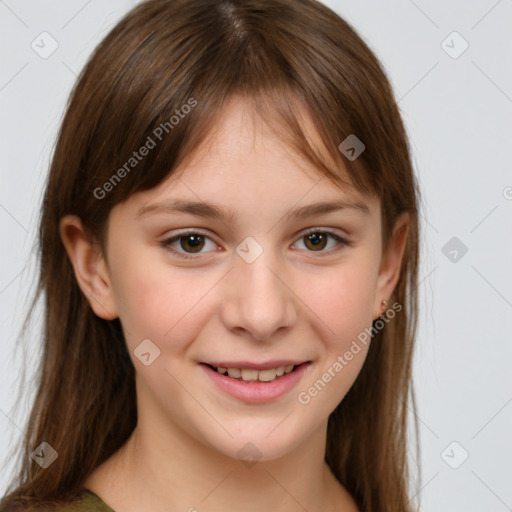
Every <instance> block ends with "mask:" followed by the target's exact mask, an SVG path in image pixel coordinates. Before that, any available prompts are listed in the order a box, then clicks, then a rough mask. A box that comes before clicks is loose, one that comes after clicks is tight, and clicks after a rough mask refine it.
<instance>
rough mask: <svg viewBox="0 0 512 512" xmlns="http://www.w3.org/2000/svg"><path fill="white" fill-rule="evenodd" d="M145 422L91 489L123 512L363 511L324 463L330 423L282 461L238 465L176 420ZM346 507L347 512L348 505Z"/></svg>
mask: <svg viewBox="0 0 512 512" xmlns="http://www.w3.org/2000/svg"><path fill="white" fill-rule="evenodd" d="M139 412H140V411H139ZM145 417H147V416H146V415H144V414H140V415H139V422H138V424H137V427H136V428H135V430H134V432H133V433H132V435H131V436H130V438H129V439H128V440H127V442H126V443H125V444H124V445H123V447H122V448H121V449H120V450H119V451H118V452H116V454H114V455H113V456H112V457H111V458H110V459H108V460H107V461H106V462H105V463H104V464H102V465H101V466H100V467H99V468H98V469H97V470H96V471H95V472H94V473H93V474H92V475H91V476H90V477H89V478H88V479H87V480H86V482H85V485H84V487H87V488H89V489H91V490H92V491H94V492H96V493H97V494H98V495H99V496H100V497H101V498H102V499H103V500H104V501H105V502H106V503H107V504H108V505H110V507H112V508H113V509H114V510H115V512H131V511H138V512H141V511H145V510H151V511H152V512H164V511H166V512H167V511H169V510H183V511H188V512H195V511H197V510H206V509H207V510H209V511H210V512H221V511H222V512H224V511H225V510H230V509H233V508H234V504H236V510H237V511H239V512H255V511H260V510H272V511H273V512H291V511H297V510H300V509H301V508H302V509H303V510H308V511H313V510H322V511H330V510H343V511H345V510H347V511H352V510H356V509H354V508H351V507H353V501H352V499H351V497H350V496H349V495H348V493H347V491H346V490H344V488H343V487H342V486H341V485H340V484H339V482H338V481H337V480H336V479H335V477H334V476H333V475H332V473H331V471H330V469H329V467H328V466H327V464H326V463H325V461H324V454H325V444H326V432H327V431H326V427H327V423H326V422H325V423H323V424H321V425H320V426H319V428H318V429H317V430H316V431H314V432H313V433H312V435H311V436H309V437H308V438H307V439H306V440H305V441H304V442H303V443H302V444H300V445H298V446H297V447H296V448H295V449H293V450H292V451H290V452H288V453H287V454H286V455H284V456H282V457H280V458H278V459H274V460H256V461H253V463H252V464H251V463H249V462H247V461H242V460H236V459H233V458H232V457H229V456H226V455H224V454H223V453H220V452H219V451H217V450H215V449H214V448H213V447H209V446H206V445H205V444H203V443H201V442H200V441H198V440H197V439H195V438H193V437H192V436H190V435H189V434H188V433H187V432H184V431H183V430H182V429H180V428H179V427H177V426H176V425H174V424H169V423H170V422H169V420H168V419H167V420H165V419H164V418H160V421H155V417H154V416H153V417H152V422H151V424H149V423H147V422H145V421H144V418H145ZM343 504H346V508H345V507H344V508H340V505H343Z"/></svg>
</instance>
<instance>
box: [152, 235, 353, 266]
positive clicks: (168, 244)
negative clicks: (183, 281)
mask: <svg viewBox="0 0 512 512" xmlns="http://www.w3.org/2000/svg"><path fill="white" fill-rule="evenodd" d="M313 233H321V234H323V235H328V237H330V238H333V239H334V240H336V241H337V242H338V244H337V246H335V247H334V248H331V249H328V250H327V251H324V250H322V251H307V252H311V253H315V252H318V253H319V254H320V255H323V253H330V252H331V251H332V250H333V249H334V252H337V251H338V250H340V249H341V248H342V247H343V246H347V247H350V246H351V245H352V242H350V241H349V240H347V239H346V238H343V237H341V236H339V235H337V234H335V233H333V232H331V231H322V230H320V229H317V228H311V229H309V230H308V231H307V232H305V233H304V234H303V235H301V236H300V237H299V238H298V240H300V239H302V238H304V237H306V236H308V235H311V234H313ZM190 235H200V236H204V237H205V238H208V239H210V240H212V239H211V237H209V236H208V235H207V234H206V233H204V232H202V231H201V230H192V229H190V230H187V231H182V232H180V233H178V234H177V235H175V236H173V237H172V238H168V239H166V240H163V241H162V242H161V245H162V246H163V247H164V249H166V250H168V251H170V252H172V253H173V254H175V255H177V256H178V257H180V258H184V259H197V258H198V257H200V255H201V254H204V253H195V255H192V254H191V253H186V252H181V251H179V250H177V249H176V248H174V247H172V244H173V243H174V242H176V241H178V240H179V239H180V238H185V237H187V236H190ZM212 242H214V240H212ZM207 252H212V251H207Z"/></svg>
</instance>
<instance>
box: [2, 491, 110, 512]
mask: <svg viewBox="0 0 512 512" xmlns="http://www.w3.org/2000/svg"><path fill="white" fill-rule="evenodd" d="M16 510H17V511H18V510H19V508H16ZM30 510H32V508H31V509H30ZM36 510H40V511H41V512H43V511H44V512H115V511H114V510H113V509H111V508H110V507H109V506H108V505H107V504H106V503H105V502H104V501H103V500H102V499H101V498H100V497H99V496H98V495H97V494H96V493H94V492H93V491H91V490H90V489H82V492H81V493H80V495H79V496H78V497H77V498H76V499H75V500H73V501H71V502H68V503H65V504H62V505H60V506H58V507H52V508H51V510H48V509H46V508H45V509H43V510H41V508H39V509H36ZM0 512H9V510H7V509H4V508H3V507H0Z"/></svg>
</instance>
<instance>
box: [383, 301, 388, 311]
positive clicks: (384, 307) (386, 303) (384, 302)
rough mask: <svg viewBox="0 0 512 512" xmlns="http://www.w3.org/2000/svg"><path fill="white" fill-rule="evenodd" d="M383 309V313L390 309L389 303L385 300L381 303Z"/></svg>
mask: <svg viewBox="0 0 512 512" xmlns="http://www.w3.org/2000/svg"><path fill="white" fill-rule="evenodd" d="M381 307H382V310H383V311H386V309H388V301H387V300H386V299H383V301H382V302H381Z"/></svg>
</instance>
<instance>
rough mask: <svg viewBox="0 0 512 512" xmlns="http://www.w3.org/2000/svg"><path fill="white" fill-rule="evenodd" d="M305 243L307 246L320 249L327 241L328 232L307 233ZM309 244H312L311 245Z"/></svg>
mask: <svg viewBox="0 0 512 512" xmlns="http://www.w3.org/2000/svg"><path fill="white" fill-rule="evenodd" d="M304 238H305V243H306V247H308V249H311V248H312V249H313V250H318V249H323V248H324V247H325V245H326V243H327V238H328V236H327V234H326V233H320V232H318V233H310V234H309V235H306V236H305V237H304ZM308 244H312V246H311V247H310V246H309V245H308Z"/></svg>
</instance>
